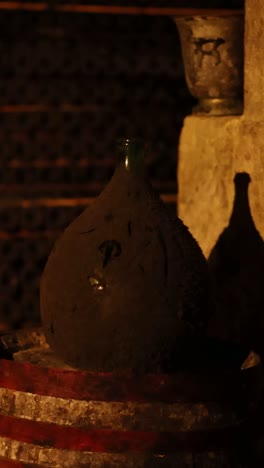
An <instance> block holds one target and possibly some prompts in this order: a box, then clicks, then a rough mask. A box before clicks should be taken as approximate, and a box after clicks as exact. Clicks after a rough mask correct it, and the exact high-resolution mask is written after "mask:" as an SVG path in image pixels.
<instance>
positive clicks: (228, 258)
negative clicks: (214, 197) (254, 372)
mask: <svg viewBox="0 0 264 468" xmlns="http://www.w3.org/2000/svg"><path fill="white" fill-rule="evenodd" d="M234 183H235V199H234V206H233V211H232V214H231V217H230V221H229V226H228V227H227V228H226V229H224V231H223V232H222V234H221V235H220V237H219V239H218V241H217V243H216V245H215V247H214V248H213V250H212V252H211V254H210V256H209V259H208V262H209V271H210V275H211V279H212V283H213V293H214V299H215V313H214V314H213V316H212V319H211V321H210V324H209V333H210V334H211V335H214V336H217V337H219V338H224V339H228V340H232V341H235V342H238V343H242V344H244V345H246V346H248V347H249V348H253V349H255V350H257V351H258V352H261V353H263V351H264V344H263V336H264V320H263V318H262V317H263V312H262V309H263V305H264V281H263V275H264V274H263V271H264V242H263V239H262V237H261V236H260V234H259V232H258V231H257V229H256V227H255V224H254V221H253V218H252V215H251V211H250V206H249V200H248V186H249V183H250V176H249V175H248V174H247V173H238V174H236V176H235V179H234Z"/></svg>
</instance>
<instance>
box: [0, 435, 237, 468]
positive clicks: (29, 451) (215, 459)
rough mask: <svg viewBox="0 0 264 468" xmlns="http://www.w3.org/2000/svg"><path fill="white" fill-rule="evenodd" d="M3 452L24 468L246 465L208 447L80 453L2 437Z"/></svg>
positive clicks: (221, 467) (17, 467)
mask: <svg viewBox="0 0 264 468" xmlns="http://www.w3.org/2000/svg"><path fill="white" fill-rule="evenodd" d="M0 452H1V454H3V456H4V457H5V460H8V461H9V460H10V461H14V468H22V466H23V468H24V466H26V467H30V468H33V467H34V468H35V467H52V468H66V467H67V468H68V467H69V468H83V467H86V468H230V466H232V467H233V466H236V468H244V465H242V464H240V462H239V461H235V462H234V455H233V454H232V452H227V451H226V450H223V451H220V452H217V453H216V452H214V451H211V452H207V451H206V452H201V453H190V452H189V453H186V452H185V453H184V452H183V453H174V454H170V455H153V454H141V455H140V454H138V455H135V454H111V453H91V452H90V453H89V452H82V453H78V452H74V451H70V450H64V451H61V450H56V449H51V448H44V447H40V446H36V445H32V444H23V443H19V442H18V441H15V440H11V441H10V440H8V439H4V438H0ZM16 460H19V461H16ZM15 462H16V463H17V465H15ZM22 464H23V465H22ZM0 467H1V461H0ZM4 467H5V465H3V468H4ZM6 468H7V467H6ZM10 468H11V465H10Z"/></svg>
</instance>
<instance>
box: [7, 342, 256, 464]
mask: <svg viewBox="0 0 264 468" xmlns="http://www.w3.org/2000/svg"><path fill="white" fill-rule="evenodd" d="M18 341H19V340H16V339H14V340H12V339H10V338H9V342H11V343H12V346H13V347H14V345H15V344H16V343H18ZM20 341H21V343H22V344H23V346H21V347H22V349H23V351H18V350H16V351H18V352H17V353H15V354H14V357H15V359H18V361H7V360H0V457H3V459H5V461H8V463H11V462H12V463H13V465H14V468H15V464H17V468H20V467H21V466H27V465H29V466H30V465H31V466H32V468H33V466H44V467H52V468H57V467H58V468H64V467H66V466H67V467H69V468H78V467H79V466H80V467H83V466H86V467H91V468H99V467H100V468H112V467H114V468H116V467H120V468H123V467H124V468H163V467H164V468H165V467H168V468H170V467H171V468H172V467H173V468H175V467H177V468H194V467H195V468H230V467H236V468H241V467H245V466H248V467H250V468H251V465H250V464H248V465H247V464H246V463H247V462H246V461H245V463H244V462H243V460H241V459H239V457H238V456H237V454H238V449H237V447H238V444H239V442H240V441H241V434H242V432H241V431H242V430H243V429H244V427H243V425H244V423H245V422H246V420H247V415H248V409H249V407H250V406H251V405H252V403H253V402H254V390H253V391H252V388H251V387H253V389H254V388H255V384H256V382H257V379H258V377H257V376H258V366H255V367H256V369H255V368H254V367H253V368H252V369H248V370H246V371H245V372H244V373H243V374H241V375H240V373H239V372H235V373H234V374H235V376H232V379H231V381H232V383H234V384H235V385H236V386H235V389H233V390H234V392H233V394H232V392H231V393H230V395H229V394H228V392H226V393H225V394H224V399H222V398H220V399H219V398H218V397H219V395H220V396H222V392H218V393H216V394H215V393H214V389H215V388H216V386H217V382H216V383H215V382H213V383H210V382H209V383H210V385H209V390H210V391H209V392H207V394H206V395H205V398H202V399H201V395H202V393H201V389H202V387H203V385H205V387H206V388H207V391H208V386H207V382H208V380H209V381H210V378H209V379H208V376H207V377H206V379H205V380H204V382H205V383H203V384H202V383H201V382H203V379H204V376H201V377H200V381H199V382H198V384H199V385H197V388H193V389H192V388H190V384H193V385H195V378H193V377H192V378H189V377H188V378H185V376H180V374H179V376H178V375H177V376H145V377H143V378H140V379H135V378H134V377H133V376H129V375H123V376H122V375H114V374H112V375H110V374H100V373H98V374H96V373H89V372H85V371H78V370H74V369H71V368H67V366H64V367H62V366H61V364H60V362H58V361H57V358H56V357H55V356H53V355H52V353H51V351H50V350H49V349H48V348H47V345H46V343H44V342H43V339H42V337H41V334H38V333H37V334H36V333H35V334H34V339H33V343H32V348H30V343H28V344H27V343H26V340H25V339H24V338H23V336H22V338H21V337H20ZM36 345H39V346H37V347H36ZM18 346H19V343H18ZM26 348H28V349H26ZM32 362H33V363H34V364H32ZM54 365H55V367H54ZM50 366H51V367H50ZM56 367H57V368H56ZM227 375H228V373H227V374H226V373H224V376H225V378H226V376H227ZM182 377H184V378H182ZM253 377H254V378H253ZM222 378H224V377H223V376H222ZM211 379H213V377H212V376H211ZM218 379H219V377H218ZM213 384H214V385H216V386H214V385H213ZM224 385H226V387H227V388H228V386H229V382H224V383H223V382H222V386H224ZM185 387H186V388H187V389H188V392H187V394H186V395H184V392H183V390H184V388H185ZM240 388H241V392H240V393H237V392H238V390H239V389H240ZM242 389H243V391H242ZM235 394H237V400H238V404H237V405H236V404H234V395H235ZM210 396H211V398H210ZM214 396H215V401H214V398H213V397H214ZM96 397H97V398H96ZM208 397H209V398H208ZM242 458H243V457H242ZM5 461H1V459H0V468H1V463H3V464H2V466H3V467H4V466H5V464H4V463H5ZM6 466H7V465H6Z"/></svg>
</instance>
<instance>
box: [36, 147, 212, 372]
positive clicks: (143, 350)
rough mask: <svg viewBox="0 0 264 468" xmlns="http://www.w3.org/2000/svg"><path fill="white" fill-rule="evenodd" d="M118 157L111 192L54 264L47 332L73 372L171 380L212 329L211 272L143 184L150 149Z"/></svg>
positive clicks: (80, 221) (54, 255) (45, 304)
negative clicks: (194, 339) (187, 350)
mask: <svg viewBox="0 0 264 468" xmlns="http://www.w3.org/2000/svg"><path fill="white" fill-rule="evenodd" d="M119 153H120V154H121V162H120V164H119V165H118V167H117V169H116V171H115V173H114V175H113V177H112V179H111V181H110V182H109V184H108V185H107V186H106V188H105V189H104V191H103V192H102V193H101V195H100V196H99V197H98V198H97V200H96V201H95V202H94V204H93V205H92V206H89V207H88V208H87V209H86V210H85V211H84V212H83V213H82V214H81V215H80V216H79V217H78V218H77V219H75V221H73V222H72V224H70V226H69V227H68V228H67V229H66V230H65V231H64V233H63V235H62V236H61V238H60V239H59V240H58V241H57V243H56V244H55V246H54V248H53V251H52V252H51V254H50V257H49V259H48V262H47V264H46V267H45V271H44V273H43V277H42V281H41V314H42V321H43V325H44V330H45V333H46V337H47V340H48V342H49V344H50V345H51V347H52V348H53V349H54V350H55V352H56V353H57V354H58V355H59V356H60V357H62V358H63V359H64V361H65V362H68V363H70V364H72V365H73V366H75V367H79V368H87V369H90V370H102V371H110V370H113V369H133V370H135V371H138V372H150V371H151V372H152V371H153V372H154V371H169V370H170V369H171V368H174V367H175V366H176V362H177V353H178V352H179V351H180V343H182V340H183V337H184V336H186V335H189V336H190V333H191V334H192V333H194V334H195V333H197V332H198V330H200V329H201V328H203V325H204V324H205V322H206V320H207V314H208V276H207V264H206V261H205V259H204V257H203V255H202V252H201V250H200V248H199V246H198V244H197V243H196V241H195V240H194V239H193V237H192V236H191V234H190V233H189V231H188V229H187V228H186V227H185V226H184V225H183V223H182V222H181V221H180V220H179V219H178V218H177V217H176V216H175V217H173V219H172V216H171V215H169V213H168V211H167V209H166V207H165V205H164V204H163V203H162V201H161V200H160V198H159V197H158V195H157V194H156V193H155V192H154V191H153V189H152V187H151V185H150V183H149V182H147V180H146V179H145V176H144V146H143V144H142V143H141V142H140V141H138V140H124V141H122V143H121V144H120V146H119Z"/></svg>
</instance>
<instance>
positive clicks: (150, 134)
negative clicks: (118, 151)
mask: <svg viewBox="0 0 264 468" xmlns="http://www.w3.org/2000/svg"><path fill="white" fill-rule="evenodd" d="M38 3H41V2H35V5H37V4H38ZM42 3H43V2H42ZM67 3H69V2H67V1H66V2H59V1H56V2H48V5H49V6H50V8H49V9H48V10H47V9H46V10H43V11H41V9H40V10H39V11H38V10H37V8H36V7H35V11H30V8H29V9H28V10H27V11H25V10H23V9H19V8H18V9H17V8H15V9H12V8H14V4H13V3H12V2H10V8H8V2H0V64H1V78H0V151H1V154H0V158H1V166H0V195H1V198H0V255H1V256H0V259H1V262H0V327H1V326H2V327H20V326H23V325H26V324H29V323H36V322H37V321H38V320H39V299H38V290H39V278H40V275H41V272H42V270H43V267H44V264H45V262H46V259H47V256H48V254H49V252H50V249H51V247H52V245H53V243H54V241H55V239H56V237H57V236H58V235H59V233H60V232H61V231H62V230H63V229H64V228H65V226H66V225H67V224H68V223H69V222H70V221H71V220H72V219H73V218H74V217H76V216H77V214H79V213H80V212H81V211H82V210H83V209H84V206H86V205H87V204H88V203H89V202H92V200H93V198H94V197H95V196H97V195H98V194H99V193H100V191H101V190H102V189H103V187H104V186H105V185H106V183H107V181H108V180H109V178H110V177H111V175H112V173H113V171H114V167H115V164H116V161H115V158H114V154H115V152H114V145H115V141H116V139H117V138H119V137H123V136H129V137H131V136H135V135H136V136H140V137H142V138H144V139H145V140H146V141H148V143H149V145H148V151H147V161H146V166H147V173H148V175H149V177H150V179H151V180H152V183H153V185H154V187H155V188H156V189H157V190H159V192H160V193H161V194H163V196H164V199H165V201H169V202H170V204H171V206H172V209H173V210H175V199H176V191H177V188H176V181H175V174H176V154H177V144H178V137H179V132H180V129H181V124H182V120H183V118H184V116H185V115H186V114H187V113H189V112H190V110H191V107H192V105H193V100H192V98H191V97H190V95H189V93H188V91H187V87H186V84H185V79H184V73H183V65H182V58H181V51H180V44H179V39H178V33H177V30H176V27H175V25H174V23H173V21H172V20H171V18H169V17H166V16H147V15H144V16H135V15H132V16H126V15H105V14H100V15H99V14H92V15H89V14H81V13H76V12H75V13H73V12H72V13H69V12H68V13H66V12H63V11H57V10H56V8H55V7H56V6H58V5H61V4H67ZM72 3H74V2H72ZM79 3H80V4H86V5H87V4H89V3H93V4H97V5H98V4H106V3H107V4H108V5H109V2H87V1H86V2H79ZM118 3H120V2H113V5H115V4H118ZM132 3H133V4H134V5H137V6H146V5H148V4H151V5H154V6H155V5H156V6H160V5H161V2H146V1H145V2H143V1H136V2H132ZM182 3H183V2H182ZM191 3H195V2H190V6H192V5H191ZM196 3H197V2H196ZM218 3H219V2H218ZM22 4H23V2H22V1H21V5H22ZM122 4H123V5H125V4H131V2H123V3H122ZM174 4H176V6H177V4H180V2H176V1H175V2H174ZM17 5H19V2H18V4H17ZM31 5H33V4H31ZM162 6H171V2H167V5H165V4H164V3H163V5H162ZM180 6H181V5H180ZM217 6H218V5H217ZM1 8H3V9H2V10H1Z"/></svg>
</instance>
